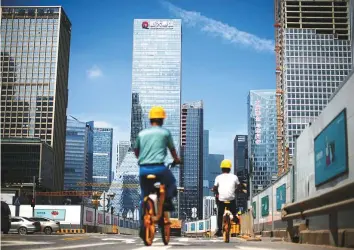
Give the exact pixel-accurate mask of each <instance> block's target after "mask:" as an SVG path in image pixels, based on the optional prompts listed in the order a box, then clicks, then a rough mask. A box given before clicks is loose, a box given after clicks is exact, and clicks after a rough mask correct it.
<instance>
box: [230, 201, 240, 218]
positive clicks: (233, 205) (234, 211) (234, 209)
mask: <svg viewBox="0 0 354 250" xmlns="http://www.w3.org/2000/svg"><path fill="white" fill-rule="evenodd" d="M230 212H231V213H232V215H233V217H234V218H233V221H234V222H235V223H238V218H237V216H236V215H237V207H236V200H233V201H231V202H230Z"/></svg>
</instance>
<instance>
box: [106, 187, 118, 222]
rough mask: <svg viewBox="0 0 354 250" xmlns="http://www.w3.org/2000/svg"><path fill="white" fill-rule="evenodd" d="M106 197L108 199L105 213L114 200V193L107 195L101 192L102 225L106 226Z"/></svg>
mask: <svg viewBox="0 0 354 250" xmlns="http://www.w3.org/2000/svg"><path fill="white" fill-rule="evenodd" d="M106 195H107V198H108V204H107V211H108V210H109V207H110V206H111V201H112V200H113V199H114V196H116V194H115V193H107V194H106V192H105V191H104V192H103V222H104V223H103V224H104V225H106Z"/></svg>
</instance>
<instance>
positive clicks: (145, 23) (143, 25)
mask: <svg viewBox="0 0 354 250" xmlns="http://www.w3.org/2000/svg"><path fill="white" fill-rule="evenodd" d="M141 27H142V28H143V29H148V28H149V23H148V22H147V21H144V22H143V23H142V24H141Z"/></svg>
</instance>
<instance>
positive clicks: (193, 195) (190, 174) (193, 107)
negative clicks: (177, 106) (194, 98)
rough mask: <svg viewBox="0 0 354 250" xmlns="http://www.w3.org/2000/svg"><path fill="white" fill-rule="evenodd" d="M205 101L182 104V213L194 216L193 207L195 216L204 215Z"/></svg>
mask: <svg viewBox="0 0 354 250" xmlns="http://www.w3.org/2000/svg"><path fill="white" fill-rule="evenodd" d="M203 123H204V108H203V102H202V101H198V102H192V103H186V104H183V105H182V128H181V152H182V154H183V168H182V169H181V177H182V178H181V182H182V183H181V184H182V185H183V187H184V188H185V191H184V193H183V197H184V199H183V201H182V202H181V209H180V212H181V213H186V214H187V215H188V216H192V217H193V214H192V210H191V209H192V208H193V207H195V208H197V213H196V214H195V216H198V218H200V219H201V218H202V217H203V176H204V172H203V162H204V155H203V147H204V140H203V133H204V130H203Z"/></svg>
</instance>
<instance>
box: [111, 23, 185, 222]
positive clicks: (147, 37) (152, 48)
mask: <svg viewBox="0 0 354 250" xmlns="http://www.w3.org/2000/svg"><path fill="white" fill-rule="evenodd" d="M181 46H182V29H181V20H179V19H178V20H177V19H163V20H155V19H135V20H134V30H133V65H132V110H131V137H130V142H131V145H134V144H135V140H136V137H137V135H138V133H139V132H140V131H141V130H142V129H144V128H147V127H149V126H150V121H149V118H148V114H149V111H150V109H151V107H153V106H162V107H163V108H164V109H165V110H166V114H167V118H166V119H165V122H164V127H165V128H167V129H169V130H170V131H171V134H172V137H173V140H174V143H175V147H176V149H177V151H179V148H180V126H181V119H180V115H181ZM128 155H129V159H127V161H125V158H127V157H128ZM133 156H134V153H132V152H130V151H129V150H128V152H127V154H126V156H125V157H124V159H122V161H121V165H119V168H118V171H117V177H116V178H115V180H114V182H116V180H118V179H119V178H121V177H120V176H125V177H124V178H125V179H124V182H125V183H127V182H129V181H132V184H134V183H135V180H138V171H136V170H135V169H138V165H137V161H134V160H133V159H132V158H134V157H135V156H134V157H133ZM125 162H126V163H125ZM167 162H172V157H171V156H170V155H169V157H168V158H167V159H166V163H167ZM134 164H136V165H134ZM129 171H131V173H130V172H129ZM172 172H173V174H174V175H175V177H176V180H177V185H178V186H179V179H180V174H179V172H180V170H179V167H175V168H173V169H172ZM123 173H124V174H123ZM122 178H123V177H122ZM120 180H121V181H122V179H120ZM128 186H129V185H128V184H127V185H125V186H122V192H121V193H120V195H123V194H128V193H129V195H127V196H124V197H125V198H124V200H123V197H117V198H116V200H119V201H121V202H122V203H121V204H123V201H124V202H125V204H128V203H131V204H134V206H138V205H139V199H138V198H134V197H135V196H134V195H135V194H138V193H140V189H139V187H138V186H134V185H133V186H134V187H132V186H129V187H128ZM128 199H131V200H128ZM174 202H175V203H176V201H174ZM117 203H119V202H117ZM175 205H176V204H175ZM127 206H128V205H127ZM120 207H126V206H125V205H120ZM176 207H177V205H176ZM122 209H123V210H124V209H125V210H126V209H127V208H122ZM123 210H122V211H123ZM125 210H124V211H125ZM172 216H173V217H176V216H177V215H176V212H175V213H172Z"/></svg>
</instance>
